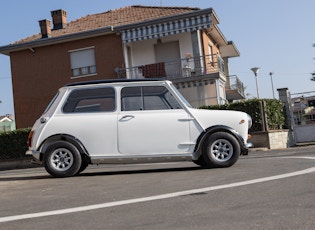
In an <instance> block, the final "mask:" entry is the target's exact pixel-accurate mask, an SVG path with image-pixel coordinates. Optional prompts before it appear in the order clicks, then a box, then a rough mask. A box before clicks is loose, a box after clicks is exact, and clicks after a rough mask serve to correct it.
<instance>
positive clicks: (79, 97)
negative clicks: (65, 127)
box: [63, 87, 116, 113]
mask: <svg viewBox="0 0 315 230" xmlns="http://www.w3.org/2000/svg"><path fill="white" fill-rule="evenodd" d="M115 101H116V100H115V90H114V88H112V87H102V88H90V89H75V90H73V91H72V92H71V93H70V94H69V96H68V98H67V100H66V102H65V104H64V106H63V112H64V113H97V112H112V111H114V110H115V109H116V102H115Z"/></svg>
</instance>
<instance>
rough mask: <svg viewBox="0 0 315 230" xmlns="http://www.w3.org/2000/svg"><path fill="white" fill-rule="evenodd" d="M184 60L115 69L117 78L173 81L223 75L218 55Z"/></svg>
mask: <svg viewBox="0 0 315 230" xmlns="http://www.w3.org/2000/svg"><path fill="white" fill-rule="evenodd" d="M186 56H187V57H186V58H184V59H179V60H174V61H168V62H160V63H152V64H147V65H141V66H134V67H130V68H117V69H116V73H117V75H118V78H130V79H141V78H162V79H166V80H175V79H182V78H189V77H199V76H203V75H209V74H213V73H218V72H222V73H224V61H223V59H222V58H221V57H219V56H218V55H207V56H200V57H191V56H189V55H186Z"/></svg>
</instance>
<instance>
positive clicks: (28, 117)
mask: <svg viewBox="0 0 315 230" xmlns="http://www.w3.org/2000/svg"><path fill="white" fill-rule="evenodd" d="M91 46H94V47H95V62H96V69H97V75H96V76H92V77H84V78H76V79H71V77H72V72H71V64H70V55H69V52H68V51H69V50H75V49H81V48H85V47H91ZM33 51H34V52H32V51H31V50H30V49H27V50H23V51H18V52H13V53H11V54H10V58H11V71H12V86H13V96H14V108H15V121H16V126H17V128H25V127H31V126H32V125H33V124H34V122H35V120H36V119H37V118H38V117H39V116H40V115H41V114H42V113H43V111H44V110H45V108H46V106H47V105H48V103H49V101H50V100H51V99H52V97H53V96H54V95H55V94H56V92H57V89H58V88H60V87H61V86H63V85H65V84H67V83H72V82H78V81H87V80H100V79H112V78H117V75H116V73H115V68H116V67H124V59H123V51H122V42H121V38H120V36H117V35H107V36H100V37H94V38H89V39H84V40H78V41H72V42H67V43H61V44H56V45H50V46H45V47H38V48H33Z"/></svg>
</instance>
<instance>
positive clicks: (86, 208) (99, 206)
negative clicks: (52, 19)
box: [0, 167, 315, 223]
mask: <svg viewBox="0 0 315 230" xmlns="http://www.w3.org/2000/svg"><path fill="white" fill-rule="evenodd" d="M313 172H315V167H312V168H308V169H304V170H301V171H296V172H292V173H286V174H280V175H276V176H270V177H263V178H258V179H254V180H247V181H243V182H237V183H231V184H225V185H218V186H212V187H205V188H200V189H192V190H186V191H181V192H174V193H167V194H162V195H156V196H149V197H143V198H136V199H130V200H121V201H114V202H108V203H102V204H96V205H88V206H82V207H76V208H67V209H60V210H54V211H47V212H38V213H30V214H23V215H16V216H7V217H0V223H3V222H9V221H16V220H23V219H31V218H38V217H45V216H54V215H62V214H67V213H75V212H84V211H90V210H95V209H102V208H108V207H115V206H120V205H127V204H134V203H140V202H146V201H154V200H162V199H169V198H173V197H179V196H185V195H191V194H196V193H204V192H210V191H214V190H219V189H225V188H233V187H239V186H244V185H250V184H256V183H262V182H267V181H272V180H279V179H283V178H288V177H294V176H299V175H303V174H308V173H313Z"/></svg>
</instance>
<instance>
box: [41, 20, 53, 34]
mask: <svg viewBox="0 0 315 230" xmlns="http://www.w3.org/2000/svg"><path fill="white" fill-rule="evenodd" d="M39 26H40V33H41V34H42V38H50V37H51V27H50V21H49V20H47V19H44V20H40V21H39Z"/></svg>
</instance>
